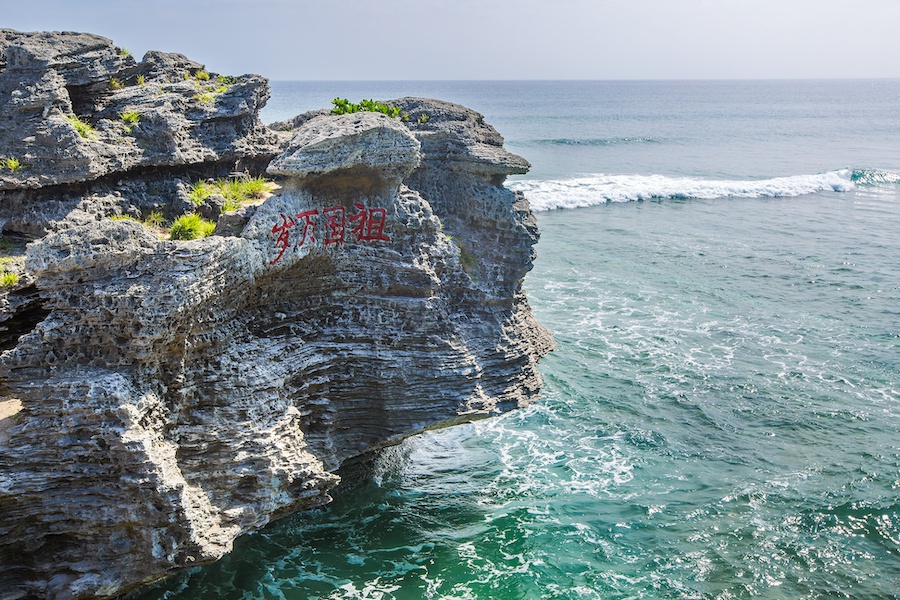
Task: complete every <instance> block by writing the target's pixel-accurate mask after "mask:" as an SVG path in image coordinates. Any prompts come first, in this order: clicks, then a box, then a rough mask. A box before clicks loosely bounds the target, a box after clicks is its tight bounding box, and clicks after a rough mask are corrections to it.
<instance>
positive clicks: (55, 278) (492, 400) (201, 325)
mask: <svg viewBox="0 0 900 600" xmlns="http://www.w3.org/2000/svg"><path fill="white" fill-rule="evenodd" d="M53 40H57V42H56V43H54V42H53ZM4 44H5V52H4V54H2V55H0V68H2V66H3V64H4V61H5V63H6V71H4V72H3V73H0V116H2V118H4V119H11V118H13V116H11V113H10V112H9V102H8V100H9V98H10V92H9V91H8V86H9V85H10V81H11V80H10V78H9V77H7V73H8V72H9V71H10V69H13V68H18V69H23V68H24V67H23V65H25V66H27V67H28V69H30V71H29V72H30V73H32V75H33V77H32V79H33V80H34V81H50V80H54V81H56V82H57V84H58V83H59V82H60V81H69V80H71V81H76V82H77V84H76V83H72V84H70V85H78V86H87V87H90V86H92V85H96V84H97V82H98V81H101V82H102V80H103V78H104V77H106V76H108V74H109V73H122V72H123V69H125V70H127V69H139V68H144V70H145V72H146V73H147V80H149V79H150V78H151V77H157V76H159V77H161V78H163V79H165V77H163V74H165V73H168V74H170V75H171V74H172V73H173V69H176V70H177V69H185V68H188V69H189V68H191V64H192V63H189V62H186V61H187V59H184V58H183V57H178V56H177V55H160V54H153V53H150V54H148V57H147V58H145V61H144V62H143V63H140V65H134V64H132V63H133V61H130V60H129V59H128V57H127V56H126V57H124V58H123V57H122V55H121V53H119V52H117V51H116V50H115V48H114V47H113V46H112V45H111V43H109V42H108V41H107V40H104V39H103V38H97V37H95V36H82V35H76V34H16V33H15V32H9V31H5V30H4V31H0V48H2V47H3V45H4ZM63 56H65V57H67V58H65V59H63V58H62V57H63ZM141 65H144V66H143V67H141ZM185 65H187V66H185ZM154 69H155V70H154ZM128 72H131V71H128ZM134 72H137V71H134ZM4 77H6V79H3V78H4ZM67 78H69V79H67ZM175 79H177V77H176V78H175ZM3 85H6V86H7V88H3ZM54 85H56V84H54ZM147 85H148V86H149V84H147ZM158 85H159V86H164V85H174V86H176V87H177V88H178V89H181V88H180V86H187V85H190V86H194V84H193V83H190V82H189V83H187V84H185V83H183V81H175V82H174V83H168V82H167V83H165V84H163V83H160V84H158ZM243 85H244V86H251V87H252V88H253V89H254V90H256V91H255V92H252V93H249V92H247V89H246V88H244V91H245V95H244V98H245V99H247V101H246V102H244V103H242V102H237V101H236V104H240V105H241V106H236V105H235V106H232V107H231V108H230V109H229V110H231V111H232V114H238V113H241V111H247V114H248V115H252V116H253V118H250V119H249V120H248V121H247V122H248V123H250V126H249V127H248V128H247V129H245V130H242V131H244V133H245V134H247V135H249V136H250V137H251V138H253V140H255V141H253V142H252V143H248V145H247V146H242V144H244V142H245V141H246V140H247V136H243V137H241V136H240V135H238V134H237V132H236V130H235V129H234V128H233V127H232V126H231V125H228V126H226V130H227V132H228V137H229V139H230V140H231V141H229V142H227V143H224V142H223V143H222V144H220V145H218V146H217V145H216V143H212V142H210V141H208V140H207V139H206V137H204V136H205V135H206V133H208V132H209V127H208V125H209V123H208V121H204V119H203V118H200V119H199V120H195V121H193V125H192V126H190V127H187V128H185V129H183V130H180V131H182V132H183V134H184V135H186V136H189V137H185V138H182V137H180V135H179V136H176V137H175V138H173V139H171V140H170V141H171V142H172V145H171V146H170V148H169V149H170V150H171V152H170V153H169V154H168V157H167V158H164V157H163V154H162V153H158V154H155V157H154V158H151V155H152V154H153V152H150V151H145V152H144V153H142V154H141V155H140V156H137V157H135V158H133V159H127V160H124V159H123V160H120V161H118V162H116V161H114V160H111V159H109V157H110V156H112V155H111V154H109V153H104V150H103V148H101V147H99V146H98V147H97V151H96V152H94V151H91V152H86V151H82V150H83V149H82V146H83V145H84V142H82V141H79V140H77V139H74V137H73V136H72V135H69V136H68V137H63V138H62V143H63V149H62V150H61V151H62V152H69V151H70V150H71V152H72V154H71V156H72V157H73V161H72V163H71V165H74V166H71V168H70V167H66V169H63V170H62V171H57V172H55V173H54V172H49V173H42V172H41V173H38V172H35V173H32V174H30V175H29V176H28V177H27V178H25V179H22V180H16V181H17V182H18V183H17V184H16V181H14V182H13V183H9V182H8V180H9V174H7V179H6V180H4V181H6V182H7V183H5V185H8V186H9V185H13V184H16V185H18V186H19V187H18V188H17V189H19V190H26V191H25V192H21V193H20V195H18V196H16V198H17V199H24V202H29V201H31V202H39V201H42V200H44V199H45V197H44V196H40V195H37V196H34V194H36V193H37V192H36V191H32V192H28V191H27V190H29V189H31V188H33V187H34V186H40V185H44V184H46V183H48V182H50V181H53V182H54V185H62V184H63V183H65V182H74V181H87V180H90V179H91V178H92V177H97V176H99V175H100V174H102V173H108V172H110V171H111V170H123V177H124V178H125V179H126V180H128V181H131V183H127V182H126V184H125V187H124V188H122V189H121V190H116V191H115V192H114V191H112V190H110V191H109V192H110V196H109V199H108V200H105V201H100V200H99V199H97V198H82V200H81V202H82V204H83V208H82V209H80V210H81V211H82V212H81V213H79V214H82V215H83V216H82V217H80V218H79V219H73V217H72V214H71V212H66V211H61V214H62V217H61V220H48V219H47V217H46V214H43V215H41V214H38V215H37V216H36V217H35V220H41V219H43V220H41V223H40V225H39V226H35V227H34V228H32V229H31V230H33V231H40V230H45V231H46V234H45V235H41V236H37V237H38V238H39V239H36V240H34V241H32V242H31V243H30V244H28V247H27V251H26V254H25V262H24V272H26V273H27V277H26V279H24V280H23V282H22V283H21V284H19V285H18V286H16V287H15V288H14V289H13V291H12V292H9V291H6V292H3V293H2V294H0V295H2V298H0V300H2V302H0V309H3V311H5V312H2V313H0V317H3V319H0V333H2V334H3V335H2V337H0V341H2V343H3V345H2V350H3V354H2V355H0V401H2V403H3V407H4V411H5V412H4V413H3V414H4V415H6V414H8V413H10V412H14V414H13V415H12V416H6V417H5V418H0V599H3V600H12V599H14V598H31V597H38V598H98V597H112V596H114V595H116V594H120V593H122V592H123V591H126V590H129V589H133V588H135V587H137V586H140V585H142V584H145V583H149V582H152V581H155V580H158V579H160V578H163V577H166V576H168V575H171V574H172V573H174V572H176V571H177V570H179V569H182V568H187V567H193V566H196V565H199V564H203V563H207V562H211V561H214V560H216V559H218V558H220V557H221V556H222V555H223V554H225V553H227V552H229V551H230V549H231V547H232V543H233V540H234V539H235V538H236V537H237V536H239V535H241V534H242V533H245V532H248V531H253V530H256V529H259V528H260V527H263V526H264V525H265V524H266V523H268V522H270V521H271V520H272V519H275V518H278V517H281V516H284V515H287V514H289V513H292V512H295V511H298V510H302V509H307V508H310V507H315V506H319V505H322V504H324V503H327V502H328V501H329V500H330V497H329V490H331V489H333V487H334V486H335V485H336V483H337V481H338V479H339V478H338V476H337V475H335V472H336V470H337V469H338V468H339V467H340V466H341V465H342V464H343V463H345V462H346V461H348V460H349V459H354V458H355V457H359V456H361V455H364V454H365V453H368V452H371V451H374V450H377V449H378V448H381V447H383V446H385V445H388V444H392V443H396V442H397V441H399V440H401V439H403V438H404V437H406V436H409V435H413V434H415V433H418V432H421V431H422V430H424V429H426V428H430V427H436V426H445V425H451V424H454V423H458V422H462V421H466V420H471V419H476V418H481V417H485V416H489V415H493V414H497V413H499V412H501V411H505V410H509V409H512V408H516V407H520V406H524V405H526V404H528V403H529V402H531V401H532V400H534V399H535V398H536V396H537V394H538V393H539V390H540V377H539V375H538V372H537V370H536V365H537V361H538V360H539V359H540V357H541V356H542V355H544V354H545V353H546V352H548V351H550V350H551V348H552V345H553V340H552V338H551V337H550V335H549V334H548V333H547V332H546V331H545V330H544V329H543V328H542V327H541V326H540V325H538V324H537V323H536V322H535V321H534V318H533V317H532V314H531V310H530V308H529V306H528V303H527V301H526V299H525V296H524V293H523V291H522V279H523V277H524V275H525V273H527V271H528V270H529V269H530V268H531V264H532V260H533V258H534V251H533V246H534V244H535V242H536V241H537V235H538V234H537V228H536V223H535V220H534V217H533V216H532V215H531V212H530V210H529V209H528V203H527V201H526V200H525V199H524V198H523V197H522V196H521V195H520V194H516V193H513V192H511V191H509V190H508V189H506V188H505V187H503V186H502V182H503V179H504V178H505V176H506V175H508V174H511V173H520V172H524V171H525V170H527V168H528V164H527V162H525V161H524V160H523V159H521V158H519V157H517V156H514V155H512V154H510V153H508V152H506V151H505V150H504V149H503V148H502V143H503V140H502V138H501V137H500V136H499V134H497V132H496V131H494V130H493V128H491V127H490V126H489V125H487V124H486V123H484V121H483V119H482V118H481V116H480V115H478V114H477V113H475V112H474V111H471V110H469V109H466V108H463V107H460V106H457V105H453V104H449V103H446V102H440V101H435V100H425V99H417V98H406V99H401V100H397V101H394V102H393V104H394V105H397V106H401V107H403V109H404V111H406V112H408V113H409V114H410V115H411V116H413V118H417V117H418V115H420V114H427V115H428V119H427V121H425V122H422V123H416V122H413V121H412V120H411V121H410V123H408V124H405V123H402V122H401V121H400V120H398V119H391V118H389V117H387V116H385V115H381V114H374V113H365V114H353V115H341V116H332V115H327V114H322V113H321V112H318V113H315V114H312V115H309V116H308V117H307V118H297V119H295V120H293V121H292V123H293V124H296V128H292V127H293V125H288V126H286V127H283V128H287V129H289V131H288V132H283V133H281V134H279V135H280V136H281V139H282V140H283V147H282V148H281V151H280V153H279V154H278V155H277V156H275V157H274V160H272V161H271V163H270V164H269V167H268V171H269V173H270V174H272V175H274V176H276V177H277V178H278V181H279V184H280V186H281V187H280V190H279V191H278V192H277V193H276V194H275V195H273V196H271V197H269V198H268V199H266V200H265V201H264V202H263V203H262V204H260V205H259V206H257V207H255V209H254V210H252V211H243V212H241V213H240V215H241V217H240V218H234V216H233V215H232V218H231V219H230V220H228V219H225V216H226V215H223V220H220V228H219V230H218V231H220V232H224V233H227V235H225V234H221V235H219V234H217V235H214V236H212V237H207V238H204V239H200V240H195V241H186V242H180V241H170V240H161V239H159V237H158V236H157V235H156V234H154V233H152V232H151V231H150V230H148V229H146V228H145V227H144V226H142V225H141V224H139V223H135V222H131V221H113V220H109V219H105V218H102V214H103V211H104V210H106V211H113V212H114V209H115V210H122V207H125V208H126V209H127V208H128V207H134V206H139V205H140V199H139V198H137V199H135V198H132V197H130V195H132V194H134V190H135V189H143V188H140V186H139V185H138V186H137V187H135V186H136V185H137V184H136V183H134V182H135V181H137V180H138V179H139V177H140V171H139V169H140V168H141V166H142V165H146V164H147V161H149V160H152V161H163V162H165V163H166V165H168V166H171V167H177V166H179V165H182V164H183V163H182V162H181V161H185V160H188V161H191V162H192V163H193V164H208V163H209V162H210V161H212V162H220V161H222V160H224V158H223V157H224V156H226V155H227V154H228V153H229V152H232V153H234V155H233V156H231V159H230V160H234V161H237V160H240V158H241V157H242V156H250V157H252V158H255V159H258V158H259V157H260V156H264V155H265V153H266V152H268V150H266V148H269V146H268V145H267V144H269V143H270V142H269V141H267V140H274V139H277V138H278V135H276V133H275V132H274V131H273V132H270V133H271V135H270V133H265V132H260V131H258V129H259V128H258V127H257V126H256V125H255V124H254V123H255V121H254V119H255V118H256V117H255V115H256V111H257V110H258V108H259V106H260V105H261V103H262V102H263V101H264V99H265V96H266V93H267V92H266V89H265V81H264V80H262V79H261V78H258V77H255V76H253V77H248V78H247V79H246V83H245V84H243ZM51 88H52V86H49V85H48V86H47V87H46V89H47V90H50V89H51ZM52 89H55V90H56V92H55V96H54V97H55V98H56V100H55V101H54V102H58V103H57V104H54V103H51V104H50V105H49V106H51V108H50V110H49V111H47V114H45V115H43V116H41V117H39V116H38V113H34V112H32V113H28V115H20V116H19V117H16V118H20V119H24V120H25V124H24V125H22V127H26V128H32V129H35V130H37V129H40V128H42V127H57V128H63V127H66V126H67V125H66V122H65V119H64V118H63V114H64V113H65V111H66V110H68V105H67V104H66V102H67V99H66V94H65V93H63V91H64V90H65V89H66V87H65V85H63V86H62V87H59V85H57V86H56V87H55V88H52ZM160 89H162V88H160ZM185 89H186V88H185ZM119 93H121V92H115V93H114V94H119ZM225 93H226V92H223V95H224V94H225ZM48 94H50V96H53V94H52V93H50V92H48ZM129 94H130V95H129V96H128V98H130V99H131V100H130V102H133V104H131V106H141V107H144V108H143V109H142V110H145V111H146V114H151V113H152V110H153V108H152V107H157V108H159V111H160V112H158V113H155V114H157V115H158V119H159V120H155V119H156V118H157V117H154V118H153V119H148V120H151V121H152V122H153V123H156V124H158V123H163V122H164V121H166V118H165V116H164V115H166V114H168V115H169V116H170V117H171V119H170V120H171V121H172V122H175V121H179V120H180V119H182V118H186V119H190V115H197V114H201V113H203V114H205V113H204V111H205V110H206V109H204V108H202V107H193V108H192V107H188V106H186V104H187V103H188V100H187V98H186V94H187V92H186V91H184V92H178V93H177V94H176V98H177V99H178V100H177V102H176V98H172V99H171V101H172V102H173V104H172V106H171V107H165V106H161V105H159V104H158V102H159V100H158V99H156V98H153V96H154V94H153V93H149V92H145V93H143V94H142V93H140V90H130V91H129ZM145 95H148V96H151V98H143V96H145ZM48 97H49V96H48ZM4 99H5V100H7V104H5V105H4V104H2V103H3V102H4ZM176 104H177V106H176ZM229 106H231V105H229ZM3 111H6V112H3ZM104 111H107V112H104ZM108 111H109V109H108V108H104V107H103V106H102V105H94V106H93V107H92V108H91V113H90V114H92V115H103V114H112V113H109V112H108ZM167 111H170V112H167ZM171 111H174V112H171ZM192 111H194V112H192ZM197 111H199V112H197ZM41 114H43V113H41ZM100 118H101V119H102V118H103V117H100ZM142 123H143V121H142ZM232 125H233V123H232ZM154 126H156V125H154ZM159 126H160V127H163V126H162V125H159ZM163 129H165V127H163ZM204 132H206V133H204ZM198 136H199V137H198ZM288 138H289V139H288ZM241 140H243V141H241ZM69 142H73V145H72V146H71V147H70V146H66V144H68V143H69ZM42 143H43V144H44V145H43V146H42V145H41V144H42ZM97 143H98V144H100V143H106V142H97ZM31 144H32V145H30V146H28V147H27V149H26V150H27V153H28V154H29V155H30V156H33V157H37V156H38V155H39V152H45V153H48V154H49V153H51V149H50V143H49V142H46V141H45V142H41V143H38V142H34V143H31ZM40 148H44V150H39V149H40ZM247 148H250V149H249V150H248V149H247ZM23 151H25V150H23ZM245 152H246V154H244V153H245ZM273 154H274V153H273ZM265 162H267V163H268V159H267V160H266V161H265ZM34 164H36V165H43V164H44V163H42V162H40V161H39V160H35V162H34ZM41 168H43V167H41ZM175 187H177V186H173V189H174V188H175ZM35 198H37V200H35ZM104 202H105V204H104ZM98 203H99V205H100V206H105V207H106V208H102V209H98V208H97V205H98ZM171 204H172V206H175V205H177V204H178V198H177V194H175V195H173V197H172V198H171ZM110 207H113V208H110ZM173 210H174V209H173ZM10 218H12V219H18V221H16V222H18V223H21V224H22V229H27V225H28V219H27V218H24V217H22V216H19V217H15V216H14V215H13V214H12V213H10ZM226 221H227V227H226V226H223V222H226ZM4 319H5V321H4ZM11 407H12V408H11Z"/></svg>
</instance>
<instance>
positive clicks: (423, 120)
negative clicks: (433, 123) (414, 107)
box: [416, 113, 428, 125]
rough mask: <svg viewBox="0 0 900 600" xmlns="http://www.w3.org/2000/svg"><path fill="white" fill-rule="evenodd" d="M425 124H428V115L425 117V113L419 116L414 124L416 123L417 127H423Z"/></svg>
mask: <svg viewBox="0 0 900 600" xmlns="http://www.w3.org/2000/svg"><path fill="white" fill-rule="evenodd" d="M427 122H428V115H426V114H425V113H422V114H421V115H419V118H418V119H416V123H418V124H419V125H424V124H425V123H427Z"/></svg>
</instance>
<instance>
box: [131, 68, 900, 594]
mask: <svg viewBox="0 0 900 600" xmlns="http://www.w3.org/2000/svg"><path fill="white" fill-rule="evenodd" d="M403 95H420V96H433V97H440V98H443V99H447V100H451V101H455V102H460V103H463V104H466V105H468V106H471V107H472V108H475V109H476V110H478V111H480V112H482V113H483V114H485V116H486V118H487V120H488V121H489V122H490V123H492V124H494V125H495V126H496V127H497V128H498V129H499V130H500V131H501V133H503V134H504V136H505V137H506V139H507V146H508V148H509V149H511V150H512V151H514V152H517V153H519V154H521V155H523V156H525V157H526V158H528V159H529V160H530V161H531V162H532V164H533V169H532V171H531V173H530V174H529V175H526V176H523V177H520V178H516V179H515V180H511V181H510V182H508V185H509V186H510V187H512V188H514V189H520V190H523V191H525V193H526V195H527V196H528V197H529V198H530V199H531V200H532V204H533V206H534V207H535V208H537V209H541V210H540V211H539V212H538V213H537V214H538V221H539V224H540V228H541V232H542V238H541V242H540V244H539V245H538V254H539V257H538V260H537V262H536V265H535V269H534V271H533V272H532V273H531V274H529V276H528V278H527V279H526V288H527V291H528V294H529V296H530V298H531V301H532V305H533V307H534V310H535V312H536V314H537V316H538V319H539V320H540V321H541V322H542V323H543V324H544V325H546V326H547V327H549V328H550V329H551V330H552V331H553V332H554V334H555V336H556V339H557V341H558V342H559V349H558V350H557V351H556V352H555V353H554V354H552V355H550V356H549V357H547V358H546V359H545V361H544V362H543V364H542V369H541V370H542V373H543V375H544V378H545V383H546V386H545V394H544V398H543V399H542V400H541V401H539V402H537V403H536V404H534V405H533V406H532V407H530V408H528V409H525V410H521V411H518V412H515V413H511V414H508V415H504V416H502V417H499V418H496V419H490V420H487V421H483V422H479V423H476V424H472V425H465V426H460V427H455V428H451V429H448V430H444V431H438V432H429V433H427V434H425V435H421V436H418V437H415V438H412V439H410V440H408V441H407V442H405V443H404V444H402V445H401V446H399V447H397V448H394V449H392V450H390V451H389V452H387V453H385V455H384V456H383V457H382V458H381V459H380V465H379V471H378V476H377V477H376V478H375V480H374V481H372V482H370V483H369V484H367V485H365V486H363V487H362V488H359V489H357V490H356V491H354V492H352V493H351V494H350V495H348V496H345V497H342V498H340V499H339V500H337V501H336V502H335V503H334V504H332V505H331V506H330V507H329V508H328V509H326V510H322V511H316V512H312V513H304V514H299V515H295V516H293V517H291V518H288V519H286V520H284V521H282V522H279V523H277V524H275V525H273V526H270V527H269V528H268V529H266V530H265V531H263V532H260V533H256V534H253V535H249V536H246V537H245V538H243V539H241V540H239V541H238V543H237V544H236V548H235V552H234V553H233V554H232V555H231V556H229V557H228V558H226V559H225V560H223V561H222V562H221V563H219V564H217V565H213V566H211V567H207V568H204V569H200V570H198V571H196V572H194V573H193V574H191V575H190V576H187V577H182V578H180V579H179V580H177V581H174V582H170V583H168V584H166V585H165V586H164V587H161V588H158V589H156V590H153V591H151V592H149V593H147V594H145V595H144V596H143V597H142V598H144V599H145V600H149V599H150V598H163V597H165V598H178V599H188V598H288V599H296V600H299V599H305V598H472V599H486V598H509V599H518V598H572V599H574V598H579V599H580V598H585V599H586V598H604V599H606V598H716V599H723V600H724V599H730V598H867V599H868V598H898V597H900V175H898V173H900V81H803V82H785V81H772V82H409V83H364V82H353V83H334V82H328V83H300V82H275V83H274V84H273V97H272V100H271V102H270V103H269V107H268V108H267V109H266V112H265V113H264V119H265V120H266V121H274V120H277V119H281V118H286V117H288V116H292V115H293V114H296V113H298V112H302V111H305V110H309V109H312V108H320V107H325V106H327V105H328V104H329V102H330V100H331V98H333V97H335V96H342V97H349V98H350V99H353V100H359V99H361V98H368V97H374V98H376V99H389V98H394V97H399V96H403Z"/></svg>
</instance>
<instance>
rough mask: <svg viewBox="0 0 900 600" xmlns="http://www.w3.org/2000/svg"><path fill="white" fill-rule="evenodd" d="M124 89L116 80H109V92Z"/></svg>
mask: <svg viewBox="0 0 900 600" xmlns="http://www.w3.org/2000/svg"><path fill="white" fill-rule="evenodd" d="M123 87H125V84H124V83H122V82H121V81H119V80H118V79H116V78H115V77H110V78H109V89H111V90H121V89H122V88H123Z"/></svg>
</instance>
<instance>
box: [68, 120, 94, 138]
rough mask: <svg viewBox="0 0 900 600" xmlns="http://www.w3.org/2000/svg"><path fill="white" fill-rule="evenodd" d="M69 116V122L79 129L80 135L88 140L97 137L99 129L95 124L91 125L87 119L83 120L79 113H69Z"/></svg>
mask: <svg viewBox="0 0 900 600" xmlns="http://www.w3.org/2000/svg"><path fill="white" fill-rule="evenodd" d="M67 118H68V119H69V123H71V124H72V127H74V128H75V131H77V132H78V135H80V136H81V137H83V138H84V139H86V140H93V139H96V138H97V130H96V129H95V128H94V126H93V125H91V124H90V123H88V122H87V121H84V120H82V119H81V118H80V117H79V116H78V115H69V116H68V117H67Z"/></svg>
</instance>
